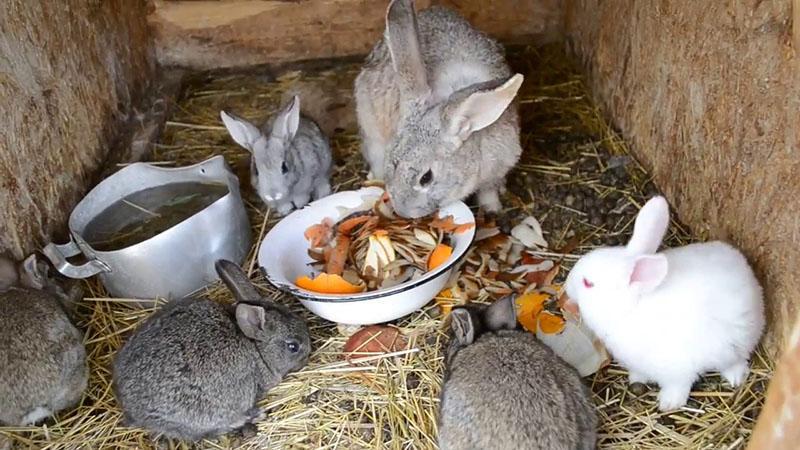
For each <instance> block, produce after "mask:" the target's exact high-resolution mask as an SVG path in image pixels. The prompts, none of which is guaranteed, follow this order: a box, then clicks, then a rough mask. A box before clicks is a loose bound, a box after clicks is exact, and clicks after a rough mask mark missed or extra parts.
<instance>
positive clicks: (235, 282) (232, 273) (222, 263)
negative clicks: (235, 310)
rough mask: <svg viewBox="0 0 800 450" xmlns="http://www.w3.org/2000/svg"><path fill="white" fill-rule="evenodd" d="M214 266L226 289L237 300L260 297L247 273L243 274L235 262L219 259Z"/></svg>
mask: <svg viewBox="0 0 800 450" xmlns="http://www.w3.org/2000/svg"><path fill="white" fill-rule="evenodd" d="M214 268H215V269H216V270H217V274H219V277H220V279H222V281H223V282H224V283H225V285H226V286H227V287H228V289H229V290H230V291H231V292H232V293H233V296H234V297H235V298H236V301H237V302H246V301H253V300H260V299H261V295H259V294H258V291H256V288H255V287H254V286H253V283H251V282H250V279H249V278H247V275H245V273H244V272H243V271H242V269H241V268H240V267H239V266H237V265H236V264H234V263H232V262H230V261H228V260H226V259H220V260H218V261H217V262H216V263H214Z"/></svg>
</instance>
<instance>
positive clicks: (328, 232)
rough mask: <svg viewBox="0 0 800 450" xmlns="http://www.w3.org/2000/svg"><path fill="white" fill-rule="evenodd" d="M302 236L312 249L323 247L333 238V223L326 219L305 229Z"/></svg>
mask: <svg viewBox="0 0 800 450" xmlns="http://www.w3.org/2000/svg"><path fill="white" fill-rule="evenodd" d="M303 235H304V236H305V238H306V239H307V240H308V242H310V243H311V246H312V247H315V248H318V247H324V246H325V245H328V242H330V240H331V238H332V237H333V221H332V220H331V219H329V218H327V217H326V218H325V219H324V220H323V221H322V222H321V223H318V224H315V225H311V226H310V227H308V228H306V231H305V233H303Z"/></svg>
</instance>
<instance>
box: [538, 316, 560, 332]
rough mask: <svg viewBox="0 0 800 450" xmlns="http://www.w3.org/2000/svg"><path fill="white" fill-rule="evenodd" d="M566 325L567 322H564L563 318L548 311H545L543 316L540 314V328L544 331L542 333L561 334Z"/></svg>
mask: <svg viewBox="0 0 800 450" xmlns="http://www.w3.org/2000/svg"><path fill="white" fill-rule="evenodd" d="M565 324H566V322H565V321H564V318H563V317H559V316H557V315H555V314H551V313H549V312H547V311H543V312H542V313H541V314H539V328H540V329H541V330H542V333H545V334H556V333H560V332H561V330H563V329H564V326H565Z"/></svg>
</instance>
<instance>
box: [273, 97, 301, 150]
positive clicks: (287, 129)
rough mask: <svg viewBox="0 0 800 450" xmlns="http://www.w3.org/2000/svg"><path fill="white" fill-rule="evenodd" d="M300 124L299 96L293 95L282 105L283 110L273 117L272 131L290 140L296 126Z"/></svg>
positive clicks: (292, 137)
mask: <svg viewBox="0 0 800 450" xmlns="http://www.w3.org/2000/svg"><path fill="white" fill-rule="evenodd" d="M299 126H300V97H298V96H296V95H295V96H294V97H292V99H291V100H289V103H288V104H287V105H286V106H284V107H283V110H281V112H279V113H278V115H277V116H276V117H275V121H274V122H273V123H272V133H273V134H274V135H275V136H277V137H280V138H281V139H285V140H287V141H291V140H292V139H294V135H295V133H297V128H298V127H299Z"/></svg>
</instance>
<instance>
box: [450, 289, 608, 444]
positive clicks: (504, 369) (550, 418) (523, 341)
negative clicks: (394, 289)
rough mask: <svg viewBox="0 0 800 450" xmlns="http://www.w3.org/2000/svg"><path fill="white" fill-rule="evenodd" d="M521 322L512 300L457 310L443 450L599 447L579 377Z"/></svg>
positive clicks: (452, 335)
mask: <svg viewBox="0 0 800 450" xmlns="http://www.w3.org/2000/svg"><path fill="white" fill-rule="evenodd" d="M515 326H516V314H515V313H514V307H513V304H512V303H511V300H510V298H506V299H503V300H499V301H498V302H496V303H495V304H493V305H491V306H490V307H488V308H480V307H475V306H467V307H461V308H456V309H454V310H453V311H452V313H451V332H450V335H451V341H450V345H449V348H448V352H447V357H446V364H447V367H446V373H445V382H444V386H443V388H442V398H441V406H440V408H441V410H440V417H439V448H440V449H441V450H455V449H476V450H477V449H493V450H503V449H509V450H511V449H521V448H525V449H542V450H545V449H546V450H560V449H565V450H566V449H571V450H575V449H593V448H594V446H595V440H596V431H595V428H596V422H597V419H596V416H595V411H594V407H593V405H592V403H591V401H590V400H589V392H588V389H587V388H586V386H584V385H583V383H582V382H581V379H580V376H578V373H577V372H576V371H575V370H574V369H573V368H572V367H570V366H569V365H567V363H565V362H564V361H562V360H561V359H560V358H559V357H558V356H556V355H555V354H554V353H553V352H552V351H551V350H550V349H549V348H548V347H546V346H545V345H543V344H541V343H540V342H539V341H538V340H536V337H535V336H534V335H533V334H531V333H528V332H525V331H522V330H516V329H514V328H515Z"/></svg>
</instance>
